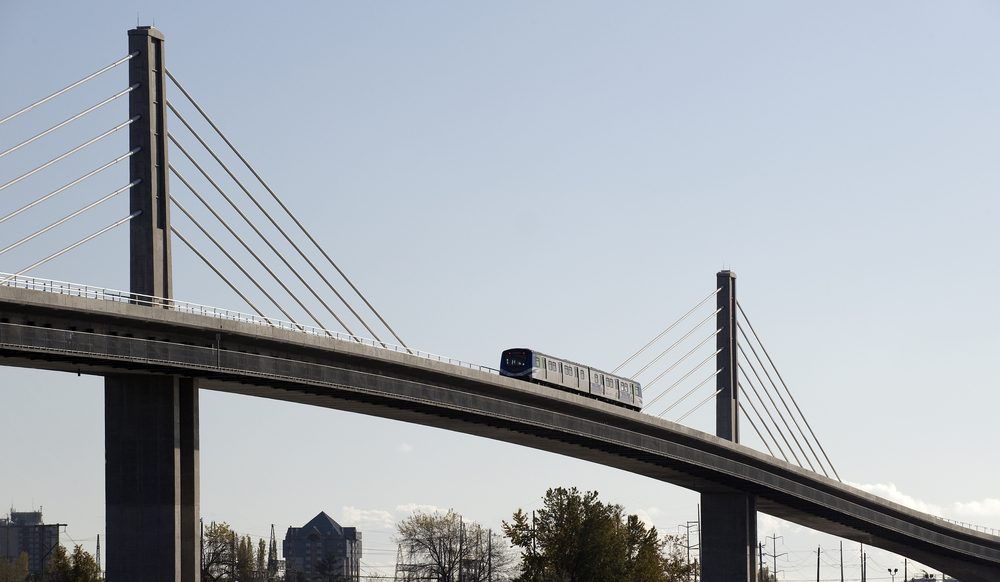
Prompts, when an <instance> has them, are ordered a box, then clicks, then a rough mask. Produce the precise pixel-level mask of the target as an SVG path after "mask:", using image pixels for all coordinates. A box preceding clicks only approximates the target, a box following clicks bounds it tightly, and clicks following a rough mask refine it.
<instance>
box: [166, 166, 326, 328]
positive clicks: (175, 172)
mask: <svg viewBox="0 0 1000 582" xmlns="http://www.w3.org/2000/svg"><path fill="white" fill-rule="evenodd" d="M168 167H169V168H170V171H172V172H173V173H174V175H175V176H177V177H178V178H179V179H180V181H181V182H182V183H183V184H184V185H185V186H187V187H188V190H190V191H191V192H192V193H193V194H194V195H195V196H196V197H197V198H198V200H201V203H202V204H204V205H205V206H206V207H208V209H209V210H210V211H211V212H212V214H214V215H215V217H216V218H218V219H219V221H220V222H222V224H223V226H225V227H226V229H227V230H229V233H230V234H232V235H233V236H234V237H236V240H238V241H239V242H240V244H241V245H243V248H245V249H246V250H247V252H249V253H250V254H251V255H252V256H253V258H255V259H257V262H258V263H260V265H261V266H262V267H264V270H266V271H267V272H268V273H269V274H270V275H271V277H273V278H274V280H275V281H277V282H278V284H279V285H281V287H282V288H283V289H284V290H285V292H287V293H288V294H289V295H291V296H292V299H296V301H298V299H297V298H296V297H295V295H293V294H292V292H291V291H290V290H289V289H288V287H286V286H285V284H284V283H283V282H282V281H281V279H279V278H278V276H277V275H275V274H274V271H272V270H271V269H270V267H268V266H267V264H265V263H264V261H263V260H261V258H260V257H259V256H257V253H255V252H253V249H251V248H250V246H249V245H247V243H246V242H245V241H244V240H243V239H242V238H241V237H240V235H238V234H236V232H235V231H234V230H233V229H232V227H230V226H229V223H227V222H226V221H225V220H223V219H222V217H221V216H219V214H218V213H217V212H216V211H215V209H214V208H212V206H211V205H210V204H209V203H208V202H207V201H206V200H205V199H204V198H202V197H201V194H198V191H197V190H195V189H194V187H193V186H191V184H189V183H188V181H187V180H185V179H184V176H181V175H180V173H178V172H177V169H176V168H174V167H173V165H168ZM170 200H171V201H172V202H173V203H174V204H176V205H177V207H178V208H180V209H181V212H183V213H184V214H185V215H187V217H188V218H189V219H191V222H193V223H195V225H197V226H198V228H199V229H201V232H203V233H204V234H205V236H207V237H208V238H209V239H211V240H212V242H214V243H215V245H216V246H217V247H219V250H220V251H222V252H223V253H225V254H226V256H227V257H229V260H231V261H233V263H234V264H235V265H236V266H237V267H239V268H240V270H241V271H243V274H244V275H246V276H247V277H248V278H250V280H251V281H253V282H254V284H255V285H257V288H258V289H260V290H261V292H262V293H264V295H266V296H267V298H268V299H270V300H271V303H274V306H275V307H277V308H278V309H279V310H280V311H281V313H283V314H285V317H287V318H288V321H291V322H292V323H294V324H295V325H299V323H298V322H297V321H295V319H294V318H293V317H292V316H291V315H289V313H288V312H287V311H285V309H284V308H283V307H282V306H281V305H280V304H279V303H278V302H277V301H276V300H275V299H274V298H273V297H271V294H270V293H268V292H267V291H264V288H263V287H262V286H261V285H260V283H257V280H256V279H254V278H253V277H250V274H249V273H247V271H246V270H245V269H244V268H243V266H242V265H240V264H239V262H238V261H237V260H236V259H235V258H233V256H232V255H230V254H229V252H228V251H226V250H225V249H224V248H222V245H221V244H219V242H218V241H216V240H215V237H213V236H212V235H210V234H208V231H207V230H205V228H204V227H203V226H201V223H200V222H198V221H197V220H195V218H194V217H193V216H191V214H190V213H189V212H188V211H187V210H185V209H184V207H183V206H182V205H181V203H180V202H178V201H177V199H176V198H174V197H173V196H171V197H170ZM306 312H307V313H308V310H307V311H306ZM310 315H311V314H310ZM315 319H316V318H315V317H314V318H313V320H314V321H315ZM317 323H319V322H317ZM319 326H320V328H323V324H322V323H320V324H319ZM299 329H301V330H303V331H304V328H303V327H302V326H301V325H299Z"/></svg>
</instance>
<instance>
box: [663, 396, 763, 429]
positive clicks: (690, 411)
mask: <svg viewBox="0 0 1000 582" xmlns="http://www.w3.org/2000/svg"><path fill="white" fill-rule="evenodd" d="M719 392H722V390H716V391H715V392H714V393H712V394H711V395H709V397H708V398H706V399H704V400H702V401H701V402H699V403H698V405H697V406H695V407H694V408H692V409H691V410H689V411H688V412H687V414H685V415H684V416H682V417H680V418H678V419H677V424H680V423H681V422H683V421H684V419H685V418H687V417H689V416H691V415H692V414H694V412H695V411H696V410H698V409H699V408H701V407H702V406H705V404H707V403H708V401H709V400H711V399H713V398H715V397H716V396H718V395H719ZM750 425H751V426H752V425H753V423H752V422H751V423H750ZM754 430H757V427H754ZM757 434H760V433H757Z"/></svg>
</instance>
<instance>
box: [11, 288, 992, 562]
mask: <svg viewBox="0 0 1000 582" xmlns="http://www.w3.org/2000/svg"><path fill="white" fill-rule="evenodd" d="M12 291H17V292H21V293H19V294H17V295H18V296H17V297H13V298H10V297H7V295H10V294H11V292H12ZM38 293H40V292H28V291H24V290H10V289H3V288H0V357H2V358H3V360H2V363H4V364H6V365H15V366H24V367H32V368H46V369H53V370H62V371H68V372H78V371H79V372H81V373H87V374H97V375H114V374H121V373H135V372H143V373H156V374H175V375H182V376H191V377H197V378H199V382H200V386H201V387H202V388H207V389H212V390H220V391H225V392H232V393H238V394H245V395H251V396H258V397H263V398H271V399H276V400H285V401H289V402H297V403H301V404H306V405H310V406H321V407H326V408H332V409H338V410H345V411H350V412H356V413H360V414H367V415H373V416H379V417H383V418H390V419H395V420H400V421H404V422H411V423H416V424H421V425H425V426H434V427H438V428H443V429H447V430H453V431H457V432H462V433H467V434H472V435H477V436H482V437H486V438H491V439H495V440H501V441H505V442H510V443H515V444H519V445H523V446H528V447H532V448H536V449H541V450H545V451H550V452H555V453H558V454H562V455H567V456H571V457H575V458H578V459H583V460H587V461H591V462H595V463H600V464H603V465H607V466H611V467H615V468H619V469H622V470H625V471H629V472H632V473H636V474H640V475H645V476H647V477H651V478H653V479H657V480H660V481H664V482H667V483H671V484H674V485H678V486H681V487H685V488H688V489H692V490H696V491H702V492H711V491H742V492H745V493H750V494H753V495H755V496H756V497H757V499H758V502H757V503H758V509H759V510H760V511H762V512H764V513H767V514H770V515H773V516H775V517H779V518H781V519H785V520H788V521H792V522H794V523H799V524H801V525H804V526H807V527H810V528H812V529H816V530H819V531H823V532H827V533H830V534H833V535H837V536H840V537H843V538H846V539H851V540H856V541H859V542H863V543H866V544H870V545H873V546H876V547H881V548H884V549H886V550H889V551H893V552H896V553H898V554H901V555H904V556H907V557H910V558H912V559H915V560H918V561H920V562H922V563H924V564H927V565H929V566H931V567H935V568H938V569H940V570H942V571H944V572H947V573H949V574H951V575H953V576H955V577H958V578H960V579H962V580H966V581H975V580H993V581H1000V538H996V537H993V536H988V535H986V534H982V533H979V532H974V531H971V530H968V529H965V528H959V527H957V526H955V525H953V524H949V523H946V522H944V521H942V520H940V519H937V518H934V517H932V516H928V515H926V514H922V513H919V512H916V511H913V510H910V509H908V508H905V507H902V506H898V505H895V504H893V503H891V502H888V501H885V500H882V499H879V498H877V497H874V496H872V495H869V494H867V493H864V492H862V491H859V490H857V489H854V488H851V487H849V486H846V485H843V484H841V483H839V482H836V481H833V480H831V479H828V478H826V477H823V476H820V475H817V474H815V473H812V472H809V471H805V470H802V469H800V468H798V467H795V466H792V465H789V464H788V463H785V462H783V461H779V460H776V459H774V458H772V457H769V456H767V455H763V454H761V453H759V452H756V451H753V450H751V449H748V448H746V447H742V446H740V445H734V444H732V443H728V442H726V441H722V440H721V439H717V438H715V437H714V436H712V435H707V434H705V433H701V432H699V431H694V430H691V429H687V428H685V427H683V426H680V425H676V424H674V423H670V422H667V421H662V420H659V419H656V418H652V417H649V416H647V415H642V414H639V413H636V412H633V411H629V410H625V409H622V408H619V407H615V406H612V405H608V404H605V403H602V402H598V401H595V400H591V399H588V398H586V397H582V396H578V395H575V394H570V393H565V392H561V391H557V390H553V389H549V388H547V387H543V386H536V385H532V384H527V383H524V382H520V381H516V380H512V379H509V378H503V377H499V376H495V375H491V374H487V373H485V372H480V371H478V370H470V369H467V368H459V367H456V366H451V365H448V364H442V363H440V362H435V361H429V360H426V359H422V358H417V357H413V356H410V355H408V354H405V353H402V354H401V353H396V352H391V351H387V350H379V349H375V348H371V347H369V346H363V345H358V344H354V343H350V342H343V341H338V340H328V339H325V338H320V337H313V336H308V337H307V336H305V334H295V333H293V332H286V331H280V330H271V329H269V328H260V327H258V326H252V325H248V324H239V323H235V322H227V321H220V320H216V319H212V318H206V317H200V316H193V315H187V314H177V313H174V312H170V311H166V310H162V309H152V308H145V307H139V306H131V305H121V304H115V305H113V306H111V307H109V306H107V305H102V302H95V301H93V300H81V299H79V298H63V300H62V301H61V304H58V305H51V301H50V300H48V298H46V297H38V296H37V295H34V296H33V295H32V294H38ZM43 295H44V294H43ZM81 303H82V304H81ZM29 324H30V325H29ZM46 326H50V327H46ZM112 334H115V335H112ZM216 334H220V335H219V336H217V335H216ZM128 336H131V337H128ZM217 340H218V341H217Z"/></svg>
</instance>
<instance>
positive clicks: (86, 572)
mask: <svg viewBox="0 0 1000 582" xmlns="http://www.w3.org/2000/svg"><path fill="white" fill-rule="evenodd" d="M101 579H102V576H101V567H100V566H99V565H98V564H97V561H96V560H95V559H94V556H92V555H90V553H89V552H87V551H85V550H84V549H83V547H82V546H76V547H74V548H73V553H72V554H67V553H66V548H64V547H63V546H57V547H56V549H55V550H54V551H53V552H52V557H51V559H50V560H49V563H48V566H46V568H45V580H46V581H47V582H99V581H100V580H101Z"/></svg>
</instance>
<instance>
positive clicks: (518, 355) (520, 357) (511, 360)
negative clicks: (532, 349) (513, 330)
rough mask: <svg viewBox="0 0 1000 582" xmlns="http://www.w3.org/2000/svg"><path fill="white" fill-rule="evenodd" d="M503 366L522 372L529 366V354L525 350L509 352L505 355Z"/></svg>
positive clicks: (512, 370)
mask: <svg viewBox="0 0 1000 582" xmlns="http://www.w3.org/2000/svg"><path fill="white" fill-rule="evenodd" d="M503 366H504V368H506V369H507V370H509V371H511V372H520V371H521V370H523V369H525V368H527V367H528V354H525V353H524V352H507V353H506V354H504V356H503Z"/></svg>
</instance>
